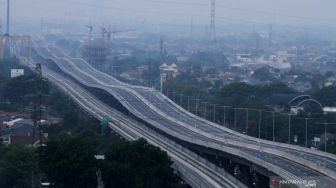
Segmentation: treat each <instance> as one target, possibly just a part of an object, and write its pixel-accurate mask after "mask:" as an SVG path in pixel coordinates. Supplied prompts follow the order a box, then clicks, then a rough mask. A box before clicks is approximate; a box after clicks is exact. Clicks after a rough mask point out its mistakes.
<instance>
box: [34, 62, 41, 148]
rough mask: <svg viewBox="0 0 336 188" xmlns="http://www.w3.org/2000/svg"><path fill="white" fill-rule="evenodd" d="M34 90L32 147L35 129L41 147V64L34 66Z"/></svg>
mask: <svg viewBox="0 0 336 188" xmlns="http://www.w3.org/2000/svg"><path fill="white" fill-rule="evenodd" d="M36 73H37V76H36V79H35V80H36V84H37V85H36V88H35V94H34V95H35V96H34V108H33V123H34V124H33V134H32V145H34V140H35V132H36V128H37V130H38V137H39V140H40V143H39V145H40V146H42V143H43V140H42V92H43V91H42V90H43V89H42V88H43V85H42V84H43V82H42V81H43V77H42V67H41V64H36Z"/></svg>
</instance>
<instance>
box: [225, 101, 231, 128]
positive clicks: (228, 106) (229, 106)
mask: <svg viewBox="0 0 336 188" xmlns="http://www.w3.org/2000/svg"><path fill="white" fill-rule="evenodd" d="M230 107H231V106H223V108H224V117H223V126H224V127H226V124H225V122H226V108H230Z"/></svg>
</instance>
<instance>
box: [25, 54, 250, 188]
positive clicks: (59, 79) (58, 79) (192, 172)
mask: <svg viewBox="0 0 336 188" xmlns="http://www.w3.org/2000/svg"><path fill="white" fill-rule="evenodd" d="M21 62H24V63H25V64H26V65H27V66H29V67H31V68H32V69H34V67H35V63H33V62H32V61H28V60H21ZM43 74H44V76H45V77H46V78H48V79H49V80H50V81H52V82H53V83H54V84H55V85H56V86H57V87H59V88H60V89H61V90H62V91H63V92H64V93H66V94H67V95H68V96H69V97H71V98H72V99H73V100H74V101H75V102H76V103H77V104H78V106H79V107H81V108H82V109H83V110H85V111H86V112H88V113H89V114H90V115H92V116H93V117H96V118H98V119H102V118H103V116H106V115H107V116H108V117H109V118H110V119H111V122H110V123H109V126H110V128H111V129H113V130H114V131H115V132H117V133H118V134H119V135H121V136H122V137H123V138H125V139H126V140H129V141H132V140H137V139H139V138H145V139H146V140H147V141H148V142H149V143H151V144H153V145H155V146H158V147H160V148H161V149H162V150H164V151H166V152H167V153H168V155H169V156H170V157H171V159H172V160H173V162H174V164H173V168H174V169H175V170H176V172H177V173H178V175H179V176H180V177H182V178H183V179H184V180H185V181H186V182H187V183H188V184H189V185H191V186H192V187H200V188H211V187H218V188H221V187H228V188H240V187H243V188H244V187H246V186H245V185H244V184H242V183H241V182H239V181H238V180H237V179H235V178H234V177H232V176H231V175H230V174H228V173H226V172H225V171H223V170H222V169H220V168H218V167H216V166H215V165H213V164H212V163H210V162H209V161H207V160H205V159H203V158H202V157H200V156H198V155H196V154H194V153H193V152H191V151H190V150H188V149H187V148H185V147H183V146H181V145H179V144H177V143H175V142H173V141H171V140H169V139H167V138H165V137H164V136H162V135H160V134H158V133H156V132H155V131H153V130H151V129H149V128H148V127H146V126H145V125H143V124H141V123H139V122H137V121H135V120H132V119H131V118H129V117H127V116H125V115H124V114H122V113H120V112H119V111H117V110H115V109H113V108H111V107H110V106H108V105H106V104H104V103H103V102H102V101H100V100H99V99H97V98H96V97H95V96H93V95H92V94H90V93H89V92H88V91H86V90H85V89H83V88H82V87H81V86H79V85H78V84H76V83H75V82H73V81H71V80H69V79H67V78H65V77H64V76H63V75H60V74H58V73H56V72H54V71H52V70H50V69H48V68H46V67H44V69H43Z"/></svg>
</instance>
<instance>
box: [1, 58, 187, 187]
mask: <svg viewBox="0 0 336 188" xmlns="http://www.w3.org/2000/svg"><path fill="white" fill-rule="evenodd" d="M7 63H8V62H7ZM5 64H6V63H4V64H2V66H7V65H8V64H6V65H5ZM12 65H13V64H11V65H8V67H9V68H10V67H12ZM0 70H2V69H0ZM7 70H9V69H7ZM3 73H6V71H4V72H2V73H1V74H0V76H2V77H4V78H7V79H6V80H3V81H2V82H1V83H0V87H1V93H0V96H1V99H3V100H6V101H9V102H10V104H5V105H4V106H0V110H12V111H21V112H22V111H26V109H28V108H29V107H30V106H31V103H32V102H33V98H32V97H31V95H32V94H34V92H35V91H34V88H35V87H36V86H37V83H36V82H35V81H34V74H31V75H28V76H21V77H18V78H14V79H8V77H7V76H4V74H3ZM28 80H29V82H28ZM30 80H32V81H31V82H30ZM43 85H44V87H43V88H44V89H43V93H44V94H46V96H44V97H43V105H44V106H46V107H47V108H48V110H47V112H45V113H44V116H46V115H47V114H48V115H49V116H53V117H61V118H62V119H63V124H62V125H61V126H50V127H43V129H44V131H45V132H48V134H49V139H50V141H49V142H47V143H46V146H45V147H41V148H38V149H33V148H29V147H24V146H19V145H11V146H3V145H0V153H1V155H0V187H6V188H15V187H31V185H32V184H34V185H37V182H38V181H39V177H41V178H42V180H43V181H44V182H51V183H53V184H54V186H53V187H58V188H68V187H71V188H76V187H77V188H85V187H96V185H97V174H96V172H97V171H98V170H100V171H101V172H102V178H103V180H104V183H105V187H106V188H109V187H120V188H122V187H125V188H128V187H129V188H131V187H132V188H133V187H136V188H142V187H143V188H145V187H146V188H151V187H152V188H156V187H162V188H165V187H166V188H170V187H184V185H182V184H181V183H180V180H179V179H178V178H177V176H176V175H175V174H174V171H173V169H172V168H171V164H172V162H171V161H170V158H169V157H168V155H167V154H166V153H165V152H163V151H161V150H160V149H159V148H157V147H154V146H152V145H150V144H148V143H147V142H146V141H145V140H138V141H135V142H124V141H122V140H120V139H119V138H117V137H115V136H113V135H112V134H106V135H102V134H101V125H100V122H99V121H98V120H96V119H94V118H92V117H90V116H89V115H88V114H86V113H85V112H83V111H82V110H81V109H80V108H78V107H77V105H76V104H75V103H74V102H72V101H71V99H69V98H68V97H66V96H65V95H64V94H63V93H61V92H60V91H59V90H57V88H56V87H54V86H53V85H51V84H50V83H49V82H48V81H44V84H43ZM10 92H11V93H13V94H12V95H11V94H10ZM97 154H105V156H106V159H105V160H103V161H99V160H96V159H95V158H94V155H97ZM35 187H36V186H35Z"/></svg>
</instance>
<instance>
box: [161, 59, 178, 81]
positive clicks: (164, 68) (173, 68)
mask: <svg viewBox="0 0 336 188" xmlns="http://www.w3.org/2000/svg"><path fill="white" fill-rule="evenodd" d="M178 72H179V71H178V68H177V65H176V64H175V63H173V64H171V65H169V66H168V65H167V64H166V63H164V64H162V65H161V66H160V76H161V78H162V79H163V81H167V80H171V79H173V78H175V77H176V76H177V75H178Z"/></svg>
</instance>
